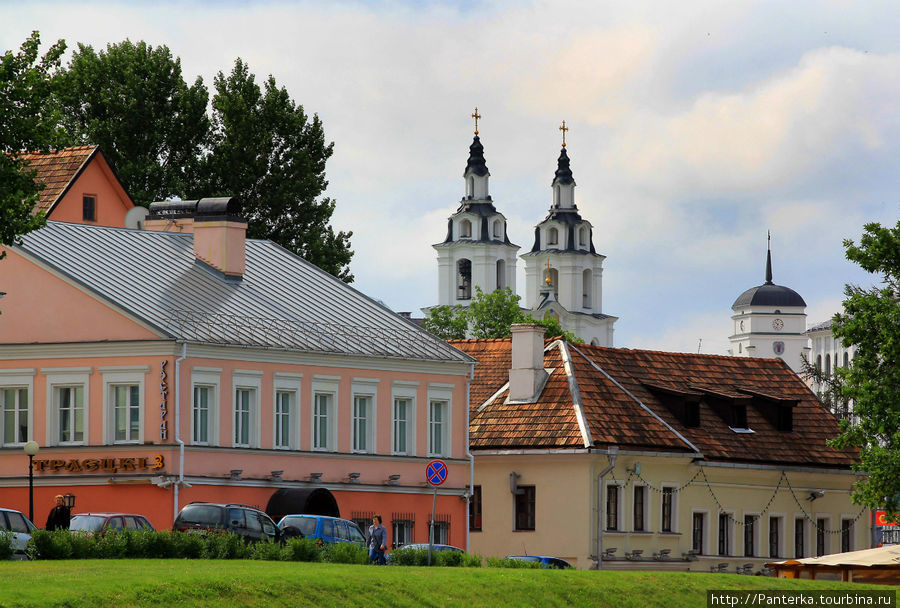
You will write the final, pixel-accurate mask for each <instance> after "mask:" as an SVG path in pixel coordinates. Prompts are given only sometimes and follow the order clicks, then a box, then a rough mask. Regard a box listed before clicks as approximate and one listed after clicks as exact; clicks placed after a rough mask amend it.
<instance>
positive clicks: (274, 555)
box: [250, 540, 287, 562]
mask: <svg viewBox="0 0 900 608" xmlns="http://www.w3.org/2000/svg"><path fill="white" fill-rule="evenodd" d="M286 553H287V550H286V549H285V548H284V547H282V546H281V543H278V542H273V541H271V540H266V541H263V542H259V543H255V544H254V545H253V546H252V547H251V548H250V559H261V560H267V561H270V562H277V561H281V560H283V559H285V554H286Z"/></svg>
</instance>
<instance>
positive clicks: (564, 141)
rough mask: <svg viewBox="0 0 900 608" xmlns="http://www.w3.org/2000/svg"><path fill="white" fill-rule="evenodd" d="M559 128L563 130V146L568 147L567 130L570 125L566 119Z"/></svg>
mask: <svg viewBox="0 0 900 608" xmlns="http://www.w3.org/2000/svg"><path fill="white" fill-rule="evenodd" d="M559 130H560V131H562V134H563V146H562V147H563V148H565V147H566V131H568V130H569V127H567V126H566V121H563V124H562V126H561V127H560V128H559Z"/></svg>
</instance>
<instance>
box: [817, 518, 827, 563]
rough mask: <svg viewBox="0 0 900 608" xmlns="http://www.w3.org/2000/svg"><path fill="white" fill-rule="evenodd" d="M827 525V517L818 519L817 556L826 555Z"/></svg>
mask: <svg viewBox="0 0 900 608" xmlns="http://www.w3.org/2000/svg"><path fill="white" fill-rule="evenodd" d="M825 525H826V521H825V519H823V518H821V517H820V518H819V519H817V520H816V557H821V556H823V555H825Z"/></svg>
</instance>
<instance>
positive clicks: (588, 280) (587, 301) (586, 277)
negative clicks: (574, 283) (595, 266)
mask: <svg viewBox="0 0 900 608" xmlns="http://www.w3.org/2000/svg"><path fill="white" fill-rule="evenodd" d="M581 288H582V290H583V291H582V294H581V306H582V307H583V308H590V307H591V292H592V291H593V289H594V282H593V273H592V272H591V270H590V269H587V270H585V271H584V272H583V273H582V274H581Z"/></svg>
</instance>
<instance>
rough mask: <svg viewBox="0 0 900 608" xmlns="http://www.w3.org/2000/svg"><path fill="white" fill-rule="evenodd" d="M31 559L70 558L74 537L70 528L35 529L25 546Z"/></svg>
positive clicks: (26, 552)
mask: <svg viewBox="0 0 900 608" xmlns="http://www.w3.org/2000/svg"><path fill="white" fill-rule="evenodd" d="M25 554H26V555H27V556H28V557H29V558H30V559H69V558H70V557H72V538H71V534H70V533H69V531H68V530H53V531H50V530H35V531H34V533H33V534H32V535H31V540H30V541H28V546H27V547H26V548H25Z"/></svg>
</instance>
